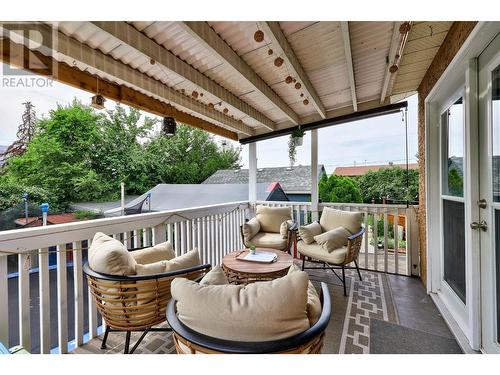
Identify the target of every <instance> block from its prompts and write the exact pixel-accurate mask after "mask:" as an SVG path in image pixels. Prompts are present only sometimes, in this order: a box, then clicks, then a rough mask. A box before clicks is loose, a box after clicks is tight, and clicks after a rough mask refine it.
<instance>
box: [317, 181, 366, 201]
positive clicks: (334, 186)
mask: <svg viewBox="0 0 500 375" xmlns="http://www.w3.org/2000/svg"><path fill="white" fill-rule="evenodd" d="M318 188H319V197H320V199H321V201H322V202H340V203H361V202H362V197H361V191H360V190H359V187H358V185H357V184H356V181H355V180H354V179H352V178H350V177H345V176H337V175H334V174H332V175H331V176H330V177H327V175H326V174H323V176H321V180H320V181H319V186H318Z"/></svg>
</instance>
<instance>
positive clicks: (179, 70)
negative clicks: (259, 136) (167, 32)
mask: <svg viewBox="0 0 500 375" xmlns="http://www.w3.org/2000/svg"><path fill="white" fill-rule="evenodd" d="M92 24H94V25H95V26H96V27H98V28H99V29H101V30H103V31H105V32H106V33H108V34H110V35H112V36H113V37H115V38H117V39H119V40H120V41H121V42H123V43H125V44H127V45H129V46H131V47H132V48H134V49H136V50H137V51H139V52H141V53H142V54H144V55H145V56H146V57H148V58H150V59H153V60H154V61H155V63H156V64H161V65H162V66H163V67H164V68H165V69H168V70H170V71H172V72H174V73H176V74H178V75H179V76H181V77H183V78H184V79H186V80H187V81H189V82H191V83H193V84H195V85H196V86H198V87H200V88H201V89H203V90H205V91H207V92H208V93H210V94H212V95H214V96H216V97H217V98H219V99H220V100H221V101H223V102H226V103H227V104H228V105H230V106H232V107H234V108H236V109H237V110H238V111H241V112H243V113H244V114H245V115H247V116H249V117H251V118H253V119H254V120H256V121H257V122H259V123H260V124H261V125H262V126H264V127H266V128H267V129H269V130H275V128H276V124H275V123H274V122H273V121H272V120H271V119H269V118H268V117H266V116H265V115H264V114H262V113H261V112H259V111H257V110H256V109H255V108H253V107H252V106H250V105H249V104H248V103H246V102H244V101H243V100H241V99H239V98H238V97H237V96H236V95H234V94H233V93H231V92H230V91H229V90H227V89H225V88H224V87H222V86H221V85H219V84H218V83H216V82H215V81H213V80H211V79H210V78H208V77H207V76H205V75H204V74H202V73H201V72H199V71H198V70H196V69H195V68H193V67H192V66H191V65H189V64H188V63H186V62H184V61H183V60H182V59H180V58H178V57H177V56H175V55H174V54H173V53H172V52H170V51H169V50H168V49H166V48H165V47H163V46H161V45H160V44H158V43H156V42H155V41H154V40H153V39H151V38H149V37H148V36H147V35H145V34H144V33H142V32H140V31H139V30H137V29H136V28H135V27H134V26H132V25H130V24H128V23H126V22H124V21H98V22H92Z"/></svg>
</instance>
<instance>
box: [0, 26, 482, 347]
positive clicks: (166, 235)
mask: <svg viewBox="0 0 500 375" xmlns="http://www.w3.org/2000/svg"><path fill="white" fill-rule="evenodd" d="M475 26H476V23H475V22H410V21H398V22H46V23H36V24H32V25H30V26H29V27H30V30H34V31H35V32H36V33H38V35H41V36H42V43H41V46H40V48H38V49H36V48H35V49H31V50H29V47H28V46H29V45H30V44H29V43H28V42H29V40H30V39H29V38H30V37H29V36H27V35H28V34H25V33H23V30H22V29H19V28H18V26H16V25H15V24H8V23H4V24H2V28H3V30H4V31H6V32H8V35H9V38H5V39H3V40H2V43H3V46H4V48H2V55H1V56H2V60H3V61H4V62H10V63H11V64H17V65H21V66H22V67H23V68H24V69H27V70H29V69H30V65H29V64H27V61H26V56H32V57H34V58H36V59H38V61H40V62H42V63H43V64H45V65H46V66H50V67H52V69H53V78H54V79H56V80H59V81H60V82H63V83H66V84H69V85H72V86H75V87H78V88H81V89H83V90H86V91H89V92H91V93H93V94H95V95H98V96H102V97H104V98H108V99H110V100H115V101H117V102H119V103H123V104H126V105H129V106H131V107H135V108H138V109H141V110H144V111H147V112H150V113H153V114H156V115H159V116H162V117H166V118H174V119H175V121H178V122H181V123H185V124H188V125H191V126H194V127H198V128H201V129H204V130H206V131H208V132H211V133H213V134H216V135H219V136H222V137H226V138H228V139H232V140H235V141H239V142H240V143H241V144H248V164H249V183H248V190H249V194H248V200H245V201H242V202H228V203H224V204H219V205H213V206H206V207H190V208H186V209H181V210H170V211H162V212H152V213H145V214H140V215H130V216H122V217H116V218H105V219H98V220H90V221H85V222H79V223H71V224H61V225H54V226H49V227H42V228H29V229H23V230H14V231H6V232H2V233H0V251H2V252H3V253H2V255H1V256H0V281H1V282H0V288H1V289H0V292H1V293H0V341H1V342H6V343H8V345H9V346H14V345H21V346H23V347H24V348H26V349H27V350H29V351H33V352H39V353H68V352H72V353H98V352H99V353H118V352H120V351H121V350H122V346H123V339H122V338H121V334H112V335H111V336H112V337H110V341H109V345H108V349H107V350H101V349H100V341H101V340H102V336H101V335H102V332H103V331H102V330H103V327H105V322H104V320H103V319H102V317H101V316H100V315H99V314H98V312H97V308H96V305H95V302H94V301H93V299H92V296H91V294H90V291H89V290H88V286H87V282H86V279H85V278H84V275H83V272H82V266H83V263H84V262H85V261H86V259H87V250H88V247H89V245H90V243H91V240H92V238H93V236H94V234H95V233H96V232H98V231H100V232H104V233H106V234H108V235H111V236H113V237H114V238H115V239H118V240H119V241H121V242H123V243H124V244H125V245H126V246H127V248H128V249H131V248H137V247H144V246H151V245H154V244H159V243H162V242H164V241H167V240H168V241H170V242H171V243H172V244H173V247H174V249H175V251H176V254H177V255H182V254H184V253H186V252H187V251H189V250H190V249H192V248H194V247H196V248H197V249H198V250H199V252H200V256H201V258H202V259H201V260H202V262H204V263H210V264H211V265H218V264H220V263H221V260H222V258H223V256H224V255H225V254H227V253H229V252H231V251H234V250H236V249H240V248H243V243H242V241H241V238H240V236H239V227H240V225H242V224H243V223H244V222H245V220H246V219H249V218H251V217H253V215H254V211H255V207H256V205H270V206H276V207H277V206H287V207H290V208H291V210H292V212H293V218H294V219H295V220H296V221H297V222H298V224H299V225H301V224H309V223H311V222H313V221H315V220H318V218H319V217H320V214H321V212H322V210H324V208H325V207H331V208H337V209H341V210H345V211H352V212H362V214H363V224H364V227H365V228H367V229H368V228H372V229H371V230H367V231H366V232H365V234H364V237H363V243H362V247H361V252H360V255H359V264H360V268H361V269H362V273H363V276H364V280H363V281H362V282H359V280H358V279H357V278H356V277H353V275H354V274H352V275H351V274H350V273H349V274H348V279H349V289H348V296H347V297H344V296H343V295H342V287H341V286H340V285H339V284H338V282H337V280H335V279H334V278H333V276H332V275H330V274H329V273H327V272H326V271H313V272H311V273H310V278H311V279H312V280H313V281H314V282H315V283H316V284H317V282H319V281H326V282H327V283H328V284H329V285H330V291H331V298H332V301H333V310H332V317H331V321H330V323H329V326H328V328H327V333H326V340H325V344H324V350H323V352H324V353H332V354H333V353H399V352H401V353H459V352H462V351H463V350H464V347H460V346H459V345H458V344H457V342H456V341H455V338H454V335H453V334H452V333H451V331H450V330H449V329H448V327H447V324H446V323H445V321H444V320H443V318H442V316H441V313H440V312H439V310H438V309H437V308H436V307H435V306H434V303H433V302H432V300H431V298H430V297H429V296H428V295H427V290H426V289H425V284H426V282H427V261H426V259H427V257H426V254H427V249H426V223H425V215H426V211H425V209H426V205H425V190H426V187H427V185H426V181H425V179H424V176H425V147H424V142H423V137H424V135H425V132H424V125H422V126H421V129H420V131H421V132H422V134H421V137H422V145H421V147H420V148H419V163H420V173H421V191H420V202H419V205H418V206H411V205H405V204H404V205H385V204H350V203H331V202H320V200H319V194H318V185H317V180H318V176H317V170H318V168H317V166H318V129H321V128H322V127H326V126H335V125H339V124H346V123H348V122H350V121H355V120H359V119H369V118H372V117H374V116H381V115H385V114H391V113H399V112H402V113H403V115H404V114H405V108H406V102H404V101H403V102H402V101H401V100H404V98H406V97H407V96H409V95H412V94H415V93H416V92H417V91H419V90H420V89H421V88H422V87H426V86H425V85H424V86H422V82H424V84H427V83H426V82H428V81H432V80H434V77H435V75H436V74H437V73H436V72H439V71H441V72H442V70H444V68H442V65H443V64H444V63H443V61H442V60H443V59H444V60H445V61H446V59H447V60H451V59H452V58H453V56H454V53H456V52H457V51H458V50H459V48H460V46H461V45H462V44H463V43H464V41H465V40H466V38H467V36H468V35H469V33H471V31H472V30H473V29H474V27H475ZM429 30H430V31H429ZM258 31H260V32H262V33H263V37H262V40H260V38H261V37H260V35H261V34H260V33H257V32H258ZM29 35H31V34H29ZM49 36H50V37H49ZM7 45H9V48H6V46H7ZM317 51H330V52H331V53H330V52H328V53H327V52H320V53H317ZM450 51H454V53H453V54H452V55H451V56H450ZM435 61H437V63H436V62H435ZM51 72H52V71H51ZM51 74H52V73H51ZM420 103H421V104H420V105H421V106H422V110H423V101H421V102H420ZM419 120H420V121H424V113H419ZM298 128H300V129H301V130H303V131H308V132H310V134H311V140H312V141H311V149H310V155H311V171H312V172H311V181H312V184H311V201H310V202H303V203H297V202H268V201H266V202H259V201H258V200H257V194H256V186H257V178H256V172H257V168H258V142H259V141H262V140H265V139H271V138H274V137H279V136H284V135H290V134H292V132H293V131H294V130H296V129H298ZM400 216H401V217H404V223H405V225H404V227H405V230H406V233H405V235H406V245H405V248H404V249H395V250H393V251H391V250H390V249H389V246H388V241H389V237H388V228H389V227H390V226H391V225H392V226H394V233H396V238H395V243H398V242H397V236H398V233H399V230H398V221H397V220H395V219H394V218H396V217H398V218H399V217H400ZM390 217H392V218H393V220H392V222H391V220H390ZM378 222H382V223H383V228H384V229H383V232H382V233H380V232H379V230H378V228H379V226H378V225H377V223H378ZM369 223H372V224H369ZM379 243H381V246H380V247H379V246H378V244H379ZM398 247H399V246H398ZM400 250H401V251H400ZM292 253H293V255H294V256H295V257H296V261H297V262H299V260H298V259H299V256H298V254H297V253H296V252H295V249H293V250H292ZM6 254H11V255H8V256H7V255H6ZM50 254H55V255H54V256H55V257H56V263H55V264H51V263H50V262H49V257H50ZM12 257H15V258H17V264H18V269H17V272H14V273H13V272H10V271H9V269H8V263H9V262H8V258H11V259H12ZM51 280H52V281H51ZM422 284H423V285H422ZM55 311H57V314H55ZM172 349H173V346H172V341H171V338H170V337H169V335H168V334H165V333H151V334H149V335H148V338H147V339H146V341H145V342H144V343H143V344H142V346H141V348H139V349H138V353H139V352H143V353H170V352H173V350H172Z"/></svg>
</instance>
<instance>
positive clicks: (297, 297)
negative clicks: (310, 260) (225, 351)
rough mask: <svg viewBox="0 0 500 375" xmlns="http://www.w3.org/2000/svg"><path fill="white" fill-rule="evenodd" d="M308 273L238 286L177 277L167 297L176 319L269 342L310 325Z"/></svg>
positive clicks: (223, 334) (226, 335) (227, 335)
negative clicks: (172, 302)
mask: <svg viewBox="0 0 500 375" xmlns="http://www.w3.org/2000/svg"><path fill="white" fill-rule="evenodd" d="M308 281H309V278H308V276H307V273H305V272H302V271H299V272H294V273H292V274H290V275H287V276H285V277H281V278H279V279H276V280H273V281H265V282H258V283H253V284H249V285H247V286H243V285H200V284H198V283H196V282H193V281H191V280H187V279H184V278H176V279H174V281H173V282H172V288H171V290H172V297H173V298H175V299H176V300H177V313H178V316H179V320H180V321H182V322H183V323H184V324H185V325H187V326H188V327H189V328H191V329H193V330H194V331H196V332H200V333H202V334H205V335H208V336H212V337H217V338H221V339H226V340H237V341H254V342H255V341H270V340H277V339H282V338H287V337H291V336H294V335H296V334H299V333H301V332H304V331H306V330H307V329H308V328H309V319H308V317H307V287H308Z"/></svg>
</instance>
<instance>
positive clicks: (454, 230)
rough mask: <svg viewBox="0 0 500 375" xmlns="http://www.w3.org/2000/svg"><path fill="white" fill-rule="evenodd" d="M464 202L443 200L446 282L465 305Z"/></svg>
mask: <svg viewBox="0 0 500 375" xmlns="http://www.w3.org/2000/svg"><path fill="white" fill-rule="evenodd" d="M464 228H465V210H464V202H457V201H452V200H448V199H443V267H444V280H445V281H446V283H447V284H448V285H449V286H450V287H451V289H453V291H454V292H455V293H456V294H457V296H458V297H459V298H460V299H461V300H462V302H463V303H465V296H466V288H465V231H464Z"/></svg>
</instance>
